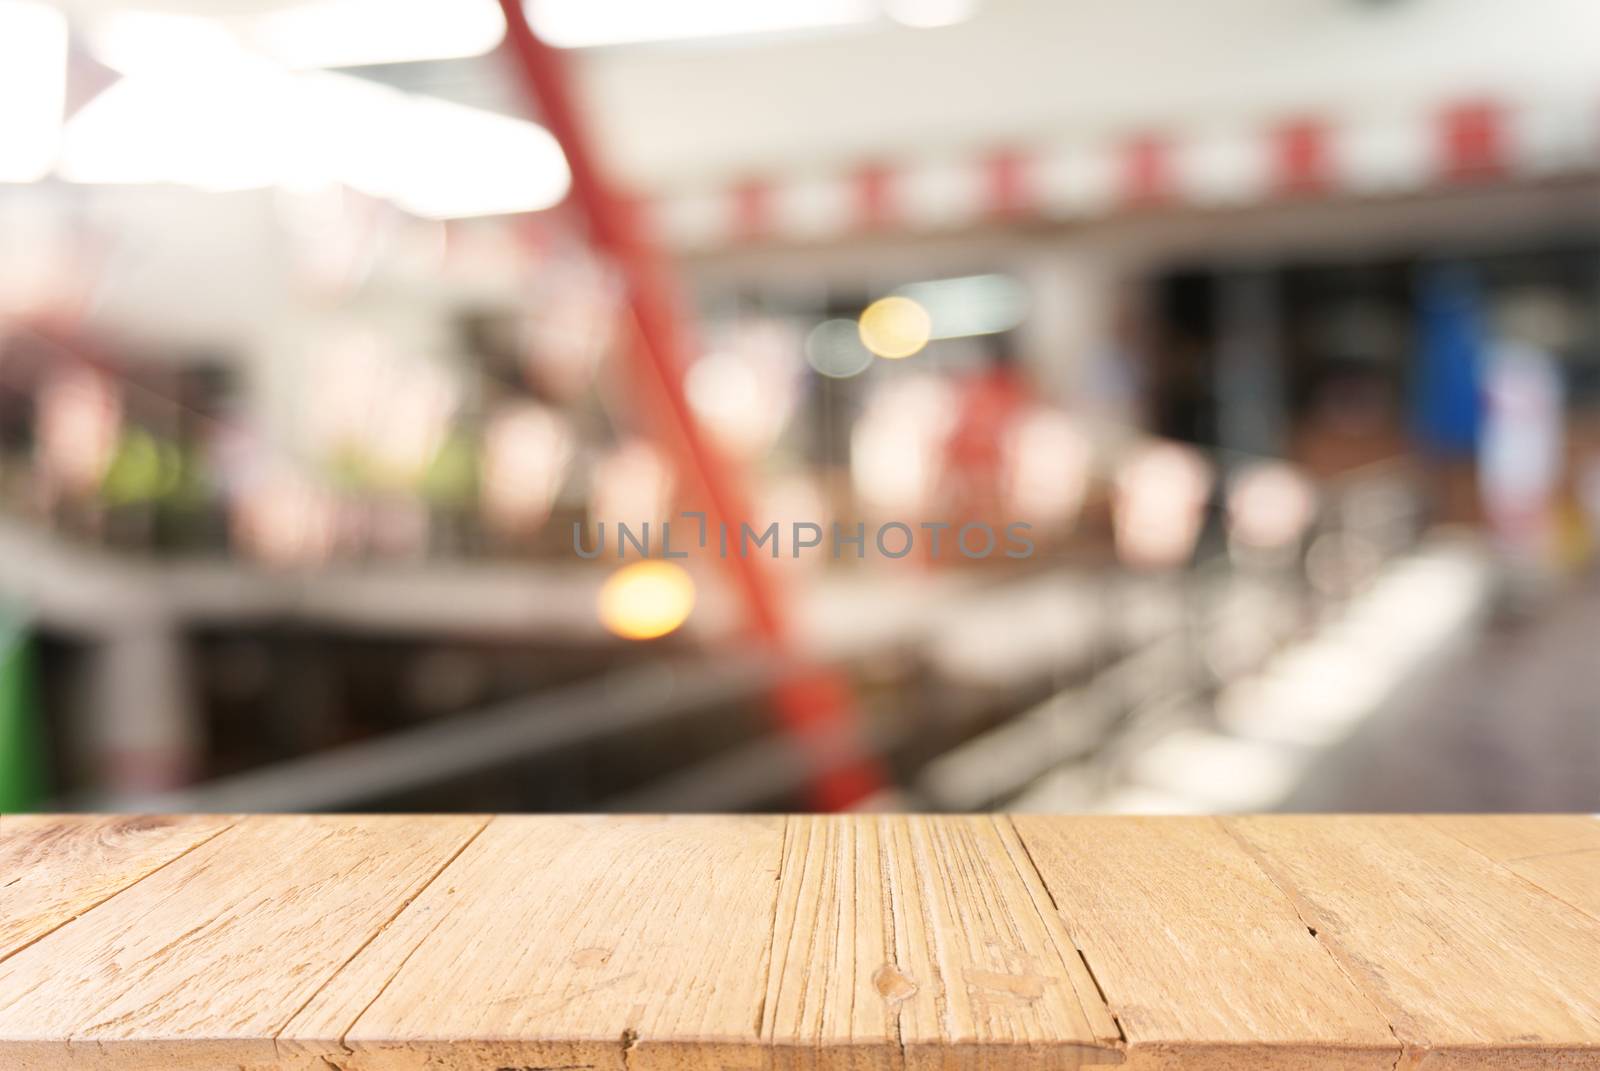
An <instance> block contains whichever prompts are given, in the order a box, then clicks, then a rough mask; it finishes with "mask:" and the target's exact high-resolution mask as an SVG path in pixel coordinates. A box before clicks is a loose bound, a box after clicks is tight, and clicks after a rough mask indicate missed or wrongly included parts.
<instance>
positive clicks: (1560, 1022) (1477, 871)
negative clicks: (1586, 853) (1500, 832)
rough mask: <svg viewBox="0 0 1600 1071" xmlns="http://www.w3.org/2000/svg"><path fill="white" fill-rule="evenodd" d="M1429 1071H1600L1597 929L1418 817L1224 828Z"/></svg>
mask: <svg viewBox="0 0 1600 1071" xmlns="http://www.w3.org/2000/svg"><path fill="white" fill-rule="evenodd" d="M1226 822H1227V825H1228V827H1229V828H1230V829H1231V830H1233V831H1234V832H1236V833H1237V834H1238V835H1239V837H1240V839H1241V841H1242V842H1243V843H1245V844H1246V845H1247V846H1248V847H1249V848H1250V849H1251V850H1252V851H1253V852H1254V853H1255V854H1256V857H1257V859H1258V860H1259V861H1260V863H1261V864H1262V866H1263V867H1264V868H1265V869H1266V870H1267V871H1268V872H1269V873H1270V874H1271V875H1272V876H1273V878H1274V880H1276V881H1277V882H1278V883H1279V885H1280V886H1281V887H1282V888H1284V890H1285V891H1286V892H1288V893H1289V895H1290V897H1291V898H1292V899H1293V900H1294V901H1295V902H1296V904H1297V906H1298V907H1299V909H1300V911H1301V914H1302V915H1303V916H1304V917H1305V918H1306V919H1307V921H1308V924H1309V925H1311V926H1313V927H1315V928H1316V929H1317V930H1318V934H1319V940H1320V941H1322V943H1323V944H1324V945H1325V946H1326V947H1327V948H1328V949H1329V950H1330V951H1332V952H1333V953H1334V954H1335V955H1336V956H1337V957H1338V958H1339V960H1340V962H1341V964H1342V965H1343V966H1344V968H1345V969H1346V970H1347V971H1348V972H1349V973H1350V975H1351V976H1352V977H1353V978H1355V979H1357V981H1358V982H1360V983H1361V984H1362V985H1363V986H1364V987H1365V988H1366V990H1367V991H1368V992H1369V993H1370V994H1372V996H1373V999H1374V1000H1375V1001H1376V1002H1377V1003H1378V1006H1379V1008H1380V1009H1381V1010H1382V1011H1383V1013H1384V1014H1385V1016H1386V1017H1387V1018H1388V1020H1389V1022H1390V1023H1391V1024H1392V1025H1393V1027H1394V1030H1395V1033H1396V1035H1397V1036H1398V1037H1399V1038H1400V1040H1401V1041H1402V1042H1403V1043H1404V1045H1405V1047H1406V1056H1407V1062H1408V1064H1414V1065H1415V1066H1419V1067H1425V1068H1436V1067H1437V1068H1513V1069H1517V1068H1549V1067H1564V1068H1570V1067H1585V1068H1592V1067H1600V922H1597V921H1596V920H1594V919H1592V918H1589V917H1587V916H1586V915H1584V914H1582V913H1581V912H1579V911H1577V910H1575V909H1574V908H1572V907H1571V906H1569V905H1567V904H1565V903H1562V902H1561V901H1559V900H1557V899H1556V898H1555V897H1553V896H1550V895H1549V894H1547V893H1545V892H1543V891H1542V890H1540V889H1537V888H1534V887H1532V886H1530V885H1529V884H1528V883H1527V882H1525V881H1523V880H1522V879H1520V878H1518V877H1516V876H1515V875H1512V874H1510V873H1508V872H1506V871H1505V870H1504V869H1503V868H1502V867H1500V866H1499V865H1498V864H1496V863H1494V862H1493V861H1492V860H1490V859H1489V858H1487V857H1485V856H1484V855H1483V854H1481V853H1480V852H1478V851H1475V850H1473V849H1471V848H1469V847H1467V846H1466V845H1464V844H1462V843H1461V842H1460V841H1458V840H1456V839H1455V838H1453V837H1451V836H1449V835H1447V834H1446V833H1444V832H1442V831H1441V830H1439V829H1437V828H1435V827H1434V826H1432V825H1430V824H1429V823H1428V822H1427V821H1425V820H1424V819H1422V818H1418V817H1368V816H1322V817H1316V818H1310V817H1305V818H1299V817H1262V818H1236V819H1227V820H1226Z"/></svg>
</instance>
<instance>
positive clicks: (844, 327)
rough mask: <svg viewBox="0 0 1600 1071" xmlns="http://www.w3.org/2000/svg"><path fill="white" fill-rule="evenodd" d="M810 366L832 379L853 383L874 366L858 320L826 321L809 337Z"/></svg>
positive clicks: (814, 329)
mask: <svg viewBox="0 0 1600 1071" xmlns="http://www.w3.org/2000/svg"><path fill="white" fill-rule="evenodd" d="M805 348H806V363H807V364H809V365H811V367H812V368H814V369H816V370H817V371H818V372H820V373H821V374H822V375H825V376H828V377H829V378H831V379H849V378H850V377H851V376H858V375H860V374H861V373H862V372H865V371H866V370H867V368H868V367H870V366H871V364H872V351H871V350H869V349H867V347H866V346H864V345H862V343H861V330H860V328H859V327H857V326H856V323H855V321H854V320H824V321H823V322H822V323H820V324H818V325H817V326H816V327H814V328H812V329H811V333H810V334H809V335H807V336H806V347H805Z"/></svg>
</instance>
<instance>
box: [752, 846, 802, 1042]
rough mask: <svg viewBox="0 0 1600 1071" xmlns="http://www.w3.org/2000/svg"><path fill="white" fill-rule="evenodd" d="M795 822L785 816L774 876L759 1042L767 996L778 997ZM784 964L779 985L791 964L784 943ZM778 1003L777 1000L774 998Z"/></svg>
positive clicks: (763, 1030) (758, 1017) (758, 1008)
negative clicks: (785, 895)
mask: <svg viewBox="0 0 1600 1071" xmlns="http://www.w3.org/2000/svg"><path fill="white" fill-rule="evenodd" d="M793 823H794V816H793V815H784V816H783V838H782V843H781V846H780V847H779V848H778V872H777V873H776V874H774V875H773V876H772V884H773V885H774V886H775V887H774V889H773V892H772V925H771V926H770V927H768V931H767V932H768V933H769V935H770V936H769V937H768V938H767V973H766V977H765V978H763V979H762V980H761V983H762V984H761V1000H760V1002H759V1003H758V1004H757V1005H756V1040H757V1041H758V1042H759V1041H760V1040H761V1039H762V1038H763V1037H765V1036H766V1029H767V997H768V995H769V994H771V996H772V997H774V998H776V997H777V996H778V994H776V993H773V992H772V976H773V967H774V965H775V964H776V963H777V959H778V916H779V915H780V914H781V913H782V911H783V873H784V869H785V867H787V866H788V864H789V827H790V826H791V825H792V824H793ZM783 952H784V960H783V966H782V967H781V968H779V969H778V985H780V986H781V985H783V972H784V971H785V970H787V969H788V966H789V946H788V942H785V943H784V948H783ZM774 1003H776V1000H774Z"/></svg>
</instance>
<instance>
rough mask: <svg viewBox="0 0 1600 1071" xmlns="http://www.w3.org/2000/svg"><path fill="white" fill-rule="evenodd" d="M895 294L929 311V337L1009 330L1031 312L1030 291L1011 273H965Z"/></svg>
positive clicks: (903, 288)
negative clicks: (1010, 274)
mask: <svg viewBox="0 0 1600 1071" xmlns="http://www.w3.org/2000/svg"><path fill="white" fill-rule="evenodd" d="M895 293H897V294H899V295H901V296H902V297H908V298H910V299H911V300H913V301H915V302H916V303H917V304H919V305H921V306H922V307H923V308H925V309H927V310H928V317H929V319H930V320H931V328H930V332H929V337H930V338H936V339H937V338H968V337H970V336H972V335H993V334H998V333H999V332H1001V331H1009V330H1011V329H1012V328H1013V327H1016V326H1017V325H1018V324H1020V323H1021V322H1022V321H1023V319H1024V318H1025V317H1026V316H1027V315H1028V292H1027V289H1026V288H1024V287H1023V285H1022V284H1021V283H1019V282H1018V281H1017V280H1016V279H1013V278H1012V277H1011V276H1009V275H964V276H962V277H960V278H957V279H935V280H932V281H930V282H925V283H911V284H909V285H907V286H902V287H901V288H900V289H899V290H896V291H895Z"/></svg>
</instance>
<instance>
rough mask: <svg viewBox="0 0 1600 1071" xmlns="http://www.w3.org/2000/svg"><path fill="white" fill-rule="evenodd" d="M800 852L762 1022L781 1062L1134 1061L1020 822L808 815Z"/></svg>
mask: <svg viewBox="0 0 1600 1071" xmlns="http://www.w3.org/2000/svg"><path fill="white" fill-rule="evenodd" d="M787 847H788V850H787V852H786V855H785V859H784V867H783V875H782V880H781V882H780V892H779V902H778V913H777V925H776V927H775V931H774V932H775V933H776V934H777V941H776V944H775V945H774V951H773V968H772V971H771V974H770V978H769V984H768V988H767V998H766V1003H765V1015H764V1019H763V1027H762V1036H763V1037H764V1038H765V1039H766V1040H767V1041H768V1042H769V1043H770V1044H772V1045H773V1046H775V1050H776V1051H775V1054H774V1056H775V1059H776V1061H777V1066H779V1067H802V1068H811V1067H830V1068H831V1067H838V1068H892V1067H899V1066H904V1067H907V1068H911V1069H919V1068H928V1069H933V1068H958V1067H976V1066H989V1067H992V1066H1010V1065H1013V1064H1020V1063H1027V1064H1028V1066H1036V1067H1076V1066H1080V1065H1082V1064H1090V1063H1106V1062H1120V1060H1121V1055H1120V1053H1119V1052H1118V1050H1117V1046H1116V1042H1117V1038H1118V1035H1117V1031H1116V1024H1115V1023H1114V1022H1112V1020H1111V1018H1110V1015H1109V1014H1108V1013H1107V1012H1106V1010H1105V1008H1104V1005H1103V1004H1102V1003H1101V1001H1100V998H1099V996H1098V994H1096V993H1095V991H1094V983H1093V981H1092V979H1090V978H1089V976H1088V972H1087V971H1086V970H1085V968H1084V966H1083V963H1082V961H1081V960H1080V959H1079V957H1078V955H1077V952H1076V950H1075V949H1074V948H1073V946H1072V942H1071V940H1070V939H1069V938H1068V937H1067V934H1066V930H1065V927H1063V926H1062V924H1061V921H1060V919H1059V918H1057V917H1056V915H1055V912H1054V911H1053V910H1051V908H1050V904H1049V901H1048V898H1047V897H1046V896H1045V894H1044V890H1043V888H1042V886H1040V885H1039V883H1038V879H1037V876H1036V875H1035V874H1034V873H1033V870H1032V866H1031V864H1029V863H1028V862H1027V858H1026V855H1025V853H1023V851H1022V849H1021V845H1020V843H1018V842H1017V841H1016V835H1015V833H1014V832H1013V831H1012V830H1011V829H1010V827H1009V826H1008V825H1006V824H1004V823H1003V822H997V821H996V820H995V819H993V818H991V817H988V816H982V817H953V816H952V817H944V818H938V819H932V818H926V817H917V816H912V817H894V816H880V817H855V818H844V817H807V818H796V819H793V820H792V824H791V828H790V833H789V839H788V846H787Z"/></svg>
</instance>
